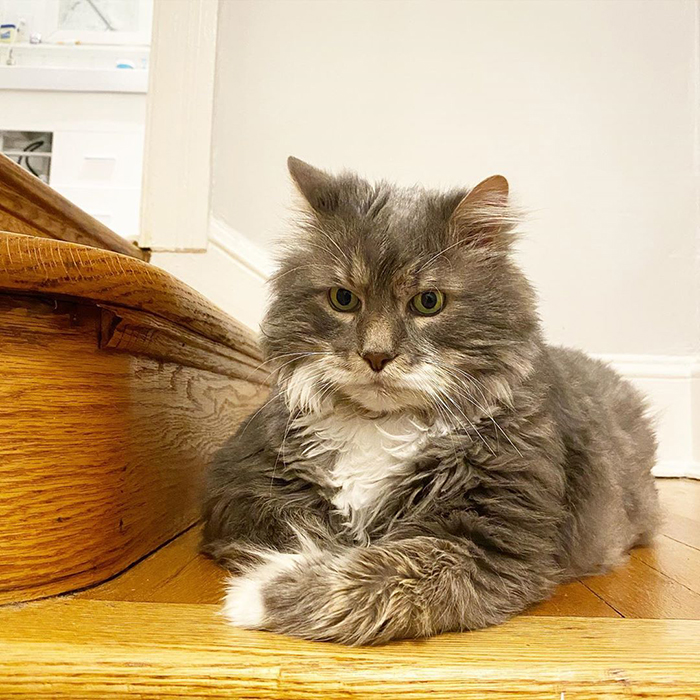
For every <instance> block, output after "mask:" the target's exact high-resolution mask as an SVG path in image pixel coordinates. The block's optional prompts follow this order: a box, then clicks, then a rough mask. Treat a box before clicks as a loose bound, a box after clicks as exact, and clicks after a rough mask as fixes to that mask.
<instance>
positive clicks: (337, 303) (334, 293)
mask: <svg viewBox="0 0 700 700" xmlns="http://www.w3.org/2000/svg"><path fill="white" fill-rule="evenodd" d="M328 299H329V301H330V302H331V306H332V307H333V308H334V309H335V310H336V311H354V310H355V309H356V308H357V307H358V306H359V305H360V300H359V299H358V297H357V295H356V294H353V293H352V292H351V291H350V290H349V289H345V288H344V287H331V288H330V289H329V290H328Z"/></svg>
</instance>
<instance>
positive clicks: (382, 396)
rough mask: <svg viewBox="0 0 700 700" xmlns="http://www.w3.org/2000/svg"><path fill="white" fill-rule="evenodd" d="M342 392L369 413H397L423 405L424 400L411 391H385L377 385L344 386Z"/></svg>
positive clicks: (419, 407)
mask: <svg viewBox="0 0 700 700" xmlns="http://www.w3.org/2000/svg"><path fill="white" fill-rule="evenodd" d="M343 393H344V394H345V395H346V396H347V398H348V399H349V400H350V401H351V402H352V403H353V404H355V405H356V406H358V407H359V408H361V409H364V410H365V411H368V412H369V413H398V412H400V411H405V410H408V409H422V408H424V407H425V402H424V401H423V400H421V399H420V398H419V397H418V396H417V395H415V394H414V393H412V392H404V391H386V390H382V389H380V388H378V387H377V386H371V385H370V386H352V387H345V388H344V390H343Z"/></svg>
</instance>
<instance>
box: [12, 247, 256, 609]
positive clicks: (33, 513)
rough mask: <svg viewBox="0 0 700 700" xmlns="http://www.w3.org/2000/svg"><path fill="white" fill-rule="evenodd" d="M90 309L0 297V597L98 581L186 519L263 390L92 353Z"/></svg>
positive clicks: (136, 358) (95, 328) (96, 316)
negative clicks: (217, 454)
mask: <svg viewBox="0 0 700 700" xmlns="http://www.w3.org/2000/svg"><path fill="white" fill-rule="evenodd" d="M61 245H66V244H61ZM91 252H92V251H91ZM109 255H114V254H109ZM124 259H126V258H124ZM101 313H102V312H101V310H100V309H99V308H97V307H95V306H92V305H87V304H80V303H77V302H73V301H59V300H56V299H53V300H51V299H46V300H42V299H39V298H31V297H24V298H23V297H14V296H12V297H11V296H6V295H2V294H0V319H2V323H0V357H2V359H3V370H2V382H0V435H2V441H0V483H1V484H2V489H0V602H7V601H16V600H27V599H30V598H33V597H39V596H46V595H51V594H55V593H58V592H63V591H67V590H74V589H76V588H79V587H82V586H87V585H90V584H93V583H95V582H97V581H101V580H104V579H105V578H107V577H109V576H112V575H114V574H115V573H117V572H118V571H121V570H122V569H124V568H125V567H126V566H128V565H129V564H131V563H132V562H134V561H135V560H137V559H139V558H140V557H143V556H144V555H145V554H147V553H148V552H150V551H152V550H153V549H154V548H156V547H157V546H158V545H160V544H162V543H163V542H164V541H167V540H168V539H170V538H172V537H173V536H174V535H176V534H178V533H180V532H182V530H183V529H185V528H187V527H188V526H190V525H191V524H192V523H193V522H194V521H195V520H196V519H197V517H198V513H199V496H200V493H199V491H200V487H201V480H202V474H203V471H204V468H205V466H206V464H207V463H208V461H209V460H210V458H211V456H212V454H213V452H214V450H216V449H217V448H218V447H219V446H220V445H221V444H222V443H223V441H224V440H225V439H226V438H227V437H228V436H229V435H231V433H232V432H233V431H234V429H235V426H236V424H237V423H238V422H239V421H240V420H241V419H242V418H243V417H244V416H245V415H246V414H248V413H249V412H250V411H251V410H253V408H254V407H255V406H256V405H257V404H258V403H260V402H261V401H262V397H263V395H264V393H265V392H266V390H267V387H264V386H262V385H260V384H258V383H254V382H246V381H242V380H234V379H231V378H230V377H228V376H224V375H221V374H215V373H213V372H208V371H205V370H201V369H195V368H192V367H187V366H183V365H180V364H176V363H168V362H161V361H158V360H154V359H152V358H149V357H145V356H143V355H132V354H129V353H118V352H105V351H103V350H100V349H99V347H98V338H99V333H100V326H101Z"/></svg>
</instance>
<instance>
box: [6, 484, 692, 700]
mask: <svg viewBox="0 0 700 700" xmlns="http://www.w3.org/2000/svg"><path fill="white" fill-rule="evenodd" d="M658 486H659V492H660V495H661V499H662V501H663V504H664V510H665V521H664V524H663V526H662V530H661V534H660V536H659V537H658V541H657V542H656V544H655V546H654V547H653V548H647V549H638V550H635V551H634V552H633V553H632V555H631V556H630V559H629V562H628V563H627V564H626V565H625V566H623V567H621V568H620V569H618V570H617V571H614V572H613V573H611V574H609V575H607V576H597V577H592V578H588V579H584V580H582V581H576V582H573V583H569V584H567V585H564V586H561V587H560V588H559V590H558V591H557V592H556V594H555V596H554V597H553V598H552V599H551V600H548V601H546V602H544V603H542V604H541V605H538V606H536V607H535V608H533V609H532V610H529V611H528V612H527V613H526V614H525V615H522V616H520V617H518V618H516V619H514V620H512V621H510V622H508V623H506V624H504V625H501V626H500V627H496V628H492V629H488V630H483V631H479V632H472V633H465V634H453V635H443V636H441V637H437V638H435V639H432V640H428V641H424V640H422V641H416V642H401V643H398V644H390V645H387V646H385V647H381V648H377V649H371V648H364V649H347V648H343V647H339V646H337V645H332V644H316V643H308V642H302V641H299V640H293V639H289V638H286V637H282V636H279V635H272V634H267V633H264V632H249V631H245V630H236V629H233V628H231V627H230V626H228V625H226V624H225V622H224V621H223V620H222V619H221V616H220V614H219V607H218V604H219V602H220V599H221V596H222V590H223V584H224V580H225V573H224V572H223V571H221V570H220V569H219V568H218V567H216V566H215V565H214V564H213V563H212V562H211V561H209V560H207V559H205V558H204V557H201V556H199V555H198V554H197V542H198V538H199V529H198V528H197V527H195V528H191V529H190V530H188V531H187V532H185V533H184V534H182V535H180V536H179V537H177V538H176V539H175V540H173V541H171V542H170V543H168V544H166V545H164V546H163V547H161V548H160V549H159V550H158V551H157V552H155V553H154V554H152V555H150V556H149V557H147V558H146V559H144V560H142V561H141V562H139V563H138V564H136V565H135V566H133V567H132V568H131V569H129V570H127V571H126V572H124V573H123V574H121V575H120V576H118V577H116V578H114V579H112V580H111V581H108V582H106V583H104V584H102V585H99V586H96V587H94V588H91V589H88V590H84V591H82V592H79V593H76V594H73V595H70V596H64V597H62V598H54V599H50V600H46V601H39V602H34V603H28V604H26V605H22V606H15V607H12V606H8V607H4V608H0V697H2V698H5V697H7V698H11V697H25V698H40V697H60V698H71V699H78V698H93V699H96V698H100V699H101V698H106V697H127V696H128V697H134V696H136V697H140V698H154V699H155V698H163V697H188V698H211V697H222V698H223V697H227V698H270V699H272V698H316V697H319V698H351V697H357V698H383V699H386V700H389V699H390V698H395V697H397V696H399V695H400V696H401V697H403V696H404V695H405V696H407V697H410V698H427V697H430V698H433V699H436V698H444V699H445V700H448V699H450V700H451V699H453V698H474V699H477V698H478V699H480V700H481V699H482V698H484V697H487V696H488V697H489V698H495V699H498V698H513V697H522V698H554V699H555V700H561V699H562V698H563V699H564V700H571V699H572V698H575V699H577V700H581V699H584V698H585V699H590V700H592V699H593V698H631V697H632V698H636V697H638V698H641V697H668V698H671V697H672V698H688V699H689V698H696V699H697V698H700V546H699V545H700V541H699V540H700V481H695V482H694V481H686V480H676V479H674V480H660V481H659V482H658ZM624 618H634V619H624Z"/></svg>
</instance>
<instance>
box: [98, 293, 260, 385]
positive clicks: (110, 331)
mask: <svg viewBox="0 0 700 700" xmlns="http://www.w3.org/2000/svg"><path fill="white" fill-rule="evenodd" d="M100 308H101V309H102V310H103V314H102V330H101V333H100V347H101V348H102V349H103V350H117V351H120V352H129V353H132V354H135V355H147V356H148V357H153V358H155V359H157V360H163V361H165V362H177V363H178V364H181V365H186V366H188V367H197V368H198V369H206V370H208V371H210V372H216V373H217V374H224V375H226V376H228V377H233V378H234V379H245V380H250V381H257V382H260V383H261V384H264V383H267V382H268V379H269V377H270V372H269V371H266V370H265V369H264V363H263V364H262V366H261V363H260V362H258V360H257V358H253V357H251V356H250V355H246V354H245V353H242V352H239V351H238V350H234V349H233V348H230V347H228V346H227V345H223V344H221V343H218V342H216V341H213V340H209V339H208V338H204V337H202V336H201V335H198V334H196V333H193V332H191V331H188V330H187V329H186V328H183V327H182V326H178V325H176V324H174V323H172V322H170V321H166V320H165V319H162V318H158V317H157V316H153V315H152V314H147V313H144V312H143V311H134V310H133V309H125V308H120V307H117V306H106V305H104V304H100Z"/></svg>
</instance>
